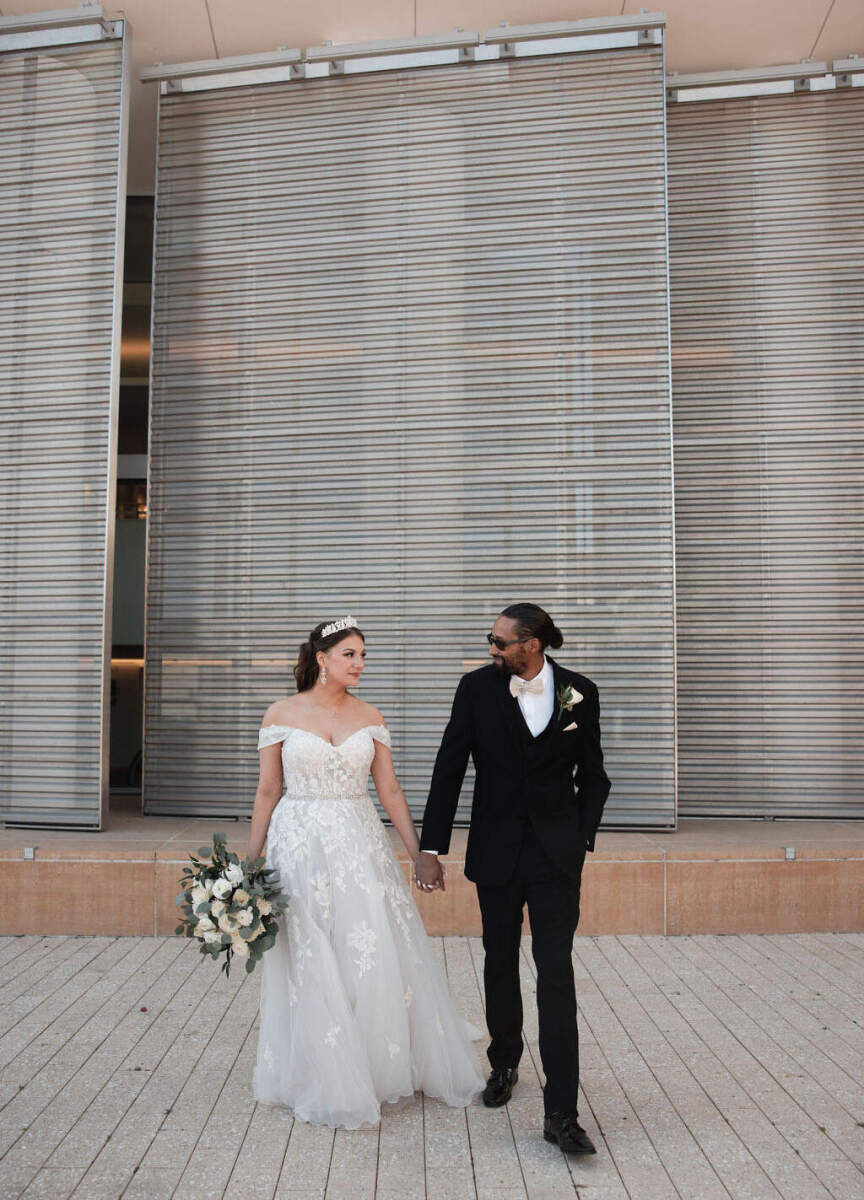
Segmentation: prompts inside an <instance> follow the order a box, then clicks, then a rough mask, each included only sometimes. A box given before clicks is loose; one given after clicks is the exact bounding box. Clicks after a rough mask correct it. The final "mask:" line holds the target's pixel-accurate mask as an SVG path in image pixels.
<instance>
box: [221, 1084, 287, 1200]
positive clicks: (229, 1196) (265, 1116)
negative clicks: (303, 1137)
mask: <svg viewBox="0 0 864 1200" xmlns="http://www.w3.org/2000/svg"><path fill="white" fill-rule="evenodd" d="M252 1065H254V1064H253V1063H250V1067H251V1066H252ZM293 1124H294V1121H293V1118H292V1117H291V1116H289V1114H288V1113H287V1112H285V1111H284V1110H280V1109H278V1108H272V1107H270V1106H269V1105H265V1104H256V1105H255V1108H254V1111H253V1113H252V1119H251V1120H250V1122H249V1126H248V1128H247V1130H246V1137H245V1138H244V1139H243V1145H242V1146H241V1147H240V1153H239V1154H238V1155H237V1160H236V1162H235V1163H234V1170H233V1171H232V1172H231V1178H230V1179H229V1180H228V1186H227V1188H226V1189H225V1200H234V1198H235V1197H236V1200H249V1197H250V1196H257V1195H260V1196H267V1197H270V1196H272V1195H273V1194H274V1192H275V1191H276V1184H277V1183H278V1182H279V1176H280V1174H281V1172H282V1163H283V1161H284V1159H285V1151H286V1150H287V1148H288V1141H289V1139H290V1137H291V1128H292V1126H293Z"/></svg>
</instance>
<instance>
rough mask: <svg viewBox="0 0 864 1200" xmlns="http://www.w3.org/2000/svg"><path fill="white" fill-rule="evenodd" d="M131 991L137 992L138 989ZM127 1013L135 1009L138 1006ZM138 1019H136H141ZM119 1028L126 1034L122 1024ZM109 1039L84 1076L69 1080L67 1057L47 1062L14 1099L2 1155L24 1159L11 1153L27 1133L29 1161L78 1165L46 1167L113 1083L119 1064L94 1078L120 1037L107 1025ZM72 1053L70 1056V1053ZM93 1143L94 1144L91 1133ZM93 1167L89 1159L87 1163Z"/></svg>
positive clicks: (2, 1133) (2, 1134)
mask: <svg viewBox="0 0 864 1200" xmlns="http://www.w3.org/2000/svg"><path fill="white" fill-rule="evenodd" d="M164 949H165V951H166V952H167V955H170V952H171V949H172V948H171V947H170V946H166V947H165V948H164ZM160 954H161V950H160V951H157V956H159V955H160ZM167 955H166V956H167ZM161 961H162V964H163V967H164V961H165V958H164V957H163V958H162V959H161ZM157 966H158V962H157ZM145 978H146V975H145ZM164 978H165V976H164V973H163V975H161V976H159V977H158V980H157V982H158V983H160V984H161V983H162V982H163V981H164ZM133 990H135V991H137V986H136V987H135V988H134V989H133ZM121 991H122V989H121ZM139 997H140V993H139ZM129 1008H130V1009H134V1008H136V1005H135V1003H134V1001H133V1002H132V1004H131V1005H130V1006H129ZM127 1016H128V1013H127ZM136 1016H138V1014H137V1013H136ZM153 1019H154V1018H153V1017H150V1016H148V1017H146V1018H144V1017H140V1016H138V1022H141V1021H146V1023H148V1024H149V1023H150V1022H151V1021H152V1020H153ZM132 1020H133V1022H134V1021H135V1017H132ZM120 1027H121V1028H122V1024H121V1026H120ZM106 1033H107V1037H106V1040H105V1043H103V1045H102V1046H100V1047H99V1049H98V1050H96V1051H95V1053H92V1054H91V1056H90V1058H89V1059H87V1061H86V1063H85V1065H84V1066H83V1067H81V1068H80V1070H78V1071H77V1072H74V1071H73V1073H72V1075H71V1078H70V1074H69V1071H68V1070H67V1069H66V1067H65V1065H64V1059H63V1057H61V1056H57V1057H56V1061H51V1062H49V1063H48V1064H47V1065H46V1066H45V1067H44V1068H43V1070H42V1071H41V1072H39V1073H38V1074H37V1075H36V1076H34V1077H33V1078H32V1079H31V1080H30V1082H29V1083H27V1084H26V1086H25V1087H24V1088H23V1089H21V1090H20V1091H19V1092H18V1094H17V1095H16V1096H15V1097H13V1099H12V1100H11V1101H10V1103H9V1104H8V1106H7V1108H6V1110H5V1111H4V1122H3V1123H2V1125H0V1153H4V1152H9V1153H11V1154H12V1155H13V1156H20V1155H21V1153H22V1152H23V1151H22V1148H21V1147H20V1146H15V1147H14V1149H12V1147H13V1143H14V1142H16V1141H18V1139H19V1138H21V1137H22V1135H23V1132H24V1130H25V1129H26V1130H27V1131H28V1132H29V1137H28V1139H27V1140H28V1141H29V1142H30V1143H31V1148H30V1150H29V1151H28V1153H29V1154H30V1155H31V1159H30V1160H32V1161H34V1162H35V1163H36V1164H37V1165H39V1166H41V1165H43V1164H45V1165H48V1166H51V1167H64V1166H75V1165H78V1162H80V1159H76V1160H70V1161H65V1162H59V1161H58V1162H46V1160H47V1157H48V1155H50V1154H51V1152H52V1151H53V1150H54V1148H55V1147H56V1146H57V1144H58V1143H59V1142H60V1141H61V1140H62V1139H63V1137H64V1135H65V1134H66V1132H67V1131H68V1130H69V1129H71V1128H72V1126H73V1125H74V1124H75V1121H76V1120H77V1116H78V1115H80V1113H81V1112H83V1111H84V1109H85V1108H86V1107H87V1105H88V1104H89V1103H90V1101H91V1099H92V1098H93V1097H94V1096H95V1095H97V1094H98V1092H99V1090H100V1088H101V1086H102V1085H103V1084H104V1083H105V1081H106V1080H107V1079H108V1078H110V1075H111V1072H112V1071H113V1070H114V1066H115V1065H116V1062H112V1064H111V1066H110V1068H109V1069H108V1070H107V1071H103V1072H102V1075H101V1077H99V1078H98V1079H94V1078H93V1075H94V1073H96V1072H97V1070H98V1068H97V1065H96V1064H98V1063H99V1062H100V1060H102V1059H103V1058H104V1056H105V1053H106V1047H107V1046H109V1045H110V1044H112V1043H113V1041H114V1040H115V1039H116V1037H117V1033H118V1026H116V1025H115V1028H114V1029H113V1030H111V1029H110V1027H109V1026H108V1025H106ZM137 1037H140V1033H138V1034H137V1035H136V1040H137ZM72 1052H73V1051H70V1053H72ZM73 1081H74V1082H73ZM76 1108H77V1111H76ZM46 1114H47V1116H46ZM61 1114H62V1119H61ZM90 1138H91V1140H92V1130H91V1131H90ZM28 1161H29V1160H28ZM89 1161H90V1159H89V1158H88V1159H87V1160H86V1162H89Z"/></svg>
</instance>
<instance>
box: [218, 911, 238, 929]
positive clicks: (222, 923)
mask: <svg viewBox="0 0 864 1200" xmlns="http://www.w3.org/2000/svg"><path fill="white" fill-rule="evenodd" d="M219 928H220V929H221V930H222V932H223V933H233V932H234V930H235V929H236V928H237V919H236V917H235V916H234V914H233V913H229V912H223V913H222V914H221V915H220V917H219Z"/></svg>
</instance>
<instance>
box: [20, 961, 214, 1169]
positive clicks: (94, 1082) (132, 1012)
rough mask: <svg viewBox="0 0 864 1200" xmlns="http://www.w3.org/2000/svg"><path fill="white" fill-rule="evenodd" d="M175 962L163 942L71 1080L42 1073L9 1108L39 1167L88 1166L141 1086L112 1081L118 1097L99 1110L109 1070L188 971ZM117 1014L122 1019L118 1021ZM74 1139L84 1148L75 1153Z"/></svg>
mask: <svg viewBox="0 0 864 1200" xmlns="http://www.w3.org/2000/svg"><path fill="white" fill-rule="evenodd" d="M176 958H177V955H176V951H175V947H174V946H172V945H170V944H168V943H165V944H164V945H163V946H161V947H160V948H159V950H157V953H156V955H155V956H154V960H153V961H151V962H150V963H149V965H145V967H144V968H142V980H141V981H140V982H139V981H137V980H133V981H130V982H129V984H128V987H123V988H121V989H120V992H119V993H118V996H117V997H116V999H117V1001H118V1007H117V1009H116V1010H115V1022H116V1023H115V1024H114V1027H113V1029H111V1028H110V1026H108V1025H106V1034H107V1036H106V1038H105V1040H104V1042H103V1043H102V1045H100V1046H99V1047H98V1049H97V1050H96V1051H95V1052H94V1053H92V1054H91V1056H90V1057H89V1059H88V1060H87V1061H86V1063H85V1064H84V1065H83V1066H82V1067H81V1068H80V1069H79V1070H78V1071H77V1072H75V1073H74V1074H73V1075H72V1077H71V1078H69V1077H68V1076H66V1075H62V1077H61V1079H60V1080H59V1082H58V1083H57V1085H56V1086H55V1076H54V1074H53V1072H52V1071H50V1070H45V1071H43V1072H42V1073H41V1074H40V1075H39V1076H37V1077H36V1078H35V1079H34V1080H33V1081H32V1082H31V1084H30V1085H28V1086H27V1087H26V1088H25V1089H24V1090H23V1091H22V1092H21V1093H20V1096H19V1097H18V1098H17V1099H16V1100H15V1101H13V1102H12V1104H11V1105H10V1106H9V1107H10V1109H11V1108H12V1107H13V1105H16V1104H18V1105H20V1110H19V1119H21V1118H24V1123H26V1124H28V1125H29V1126H30V1127H31V1129H32V1130H33V1132H34V1134H35V1136H33V1137H32V1138H31V1143H32V1151H31V1152H35V1154H36V1157H37V1161H39V1162H40V1164H41V1163H43V1162H44V1163H45V1165H46V1166H49V1167H66V1166H78V1165H82V1166H87V1165H89V1163H90V1162H91V1161H92V1159H93V1157H94V1154H95V1153H96V1151H97V1150H98V1148H99V1147H100V1146H101V1145H102V1143H103V1142H104V1140H105V1138H106V1136H108V1135H110V1132H111V1130H112V1129H113V1127H114V1125H115V1124H116V1122H117V1120H118V1119H119V1116H120V1114H122V1112H123V1111H124V1109H125V1106H126V1104H128V1103H129V1094H130V1093H131V1092H132V1091H133V1089H134V1087H135V1084H136V1083H137V1084H138V1086H143V1075H140V1074H139V1075H137V1076H136V1075H133V1076H131V1077H130V1078H128V1079H126V1078H121V1080H118V1081H116V1082H119V1083H122V1090H121V1093H120V1095H119V1096H118V1097H111V1103H110V1105H109V1106H108V1107H107V1108H106V1107H105V1099H106V1093H108V1094H109V1095H110V1092H111V1087H112V1083H115V1080H114V1072H115V1070H116V1069H117V1067H118V1066H120V1064H121V1063H122V1062H123V1060H124V1058H125V1057H126V1055H127V1054H128V1053H129V1051H130V1050H131V1049H132V1047H134V1046H135V1045H136V1043H138V1042H139V1040H140V1039H141V1037H142V1035H143V1034H144V1032H145V1031H146V1030H147V1029H149V1027H150V1026H151V1025H152V1024H153V1023H154V1022H155V1021H156V1020H157V1019H158V1017H159V1014H160V1012H161V1009H162V1007H163V1006H164V1005H165V1004H167V1003H168V1001H169V1000H170V998H171V995H172V994H173V991H174V989H175V987H176V985H177V981H178V980H181V979H182V978H184V977H185V976H187V975H188V973H189V970H191V966H189V967H185V966H183V965H182V964H181V969H182V974H181V973H180V972H178V970H177V968H176V967H175V964H174V961H173V960H176ZM160 967H161V973H160ZM153 972H155V974H153ZM148 982H149V983H150V987H149V988H148V987H147V984H148ZM142 985H143V986H144V988H145V989H146V990H145V991H144V992H143V993H142V992H141V991H140V990H139V989H140V987H141V986H142ZM136 993H137V994H136ZM142 1006H143V1007H145V1008H147V1012H146V1013H142V1012H141V1011H140V1010H141V1008H142ZM117 1013H121V1014H122V1015H121V1016H120V1017H119V1019H118V1018H117ZM46 1082H47V1083H48V1086H47V1088H46V1087H45V1084H46ZM115 1088H116V1083H115ZM94 1101H96V1103H97V1107H96V1108H95V1109H94V1110H91V1112H90V1113H89V1114H88V1117H87V1118H86V1119H85V1120H84V1122H83V1123H82V1122H80V1118H81V1115H82V1114H83V1113H84V1112H85V1110H86V1109H87V1108H88V1105H90V1104H91V1103H92V1102H94ZM99 1105H101V1109H100V1107H99ZM79 1138H80V1139H81V1140H83V1143H84V1146H83V1149H82V1148H81V1147H78V1148H77V1151H76V1140H77V1139H79ZM17 1150H18V1148H17V1147H16V1152H17ZM52 1152H53V1154H52ZM49 1155H50V1156H51V1157H50V1158H49V1157H48V1156H49Z"/></svg>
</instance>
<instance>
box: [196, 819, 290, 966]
mask: <svg viewBox="0 0 864 1200" xmlns="http://www.w3.org/2000/svg"><path fill="white" fill-rule="evenodd" d="M198 854H199V856H200V857H198V858H196V857H195V855H194V854H190V855H189V861H190V863H191V864H192V865H191V866H190V867H185V868H184V870H183V874H182V876H181V891H180V893H179V895H178V896H177V899H176V900H175V901H174V903H175V905H176V906H177V907H178V908H179V909H180V911H181V912H182V913H183V920H182V921H181V923H180V924H179V925H178V926H177V928H176V929H175V930H174V932H175V933H185V935H186V937H196V938H197V939H198V941H199V942H200V943H201V953H202V954H209V955H210V956H211V957H212V958H213V959H217V958H218V957H219V955H220V954H221V953H222V952H223V951H224V952H225V961H224V962H223V964H222V970H223V971H224V972H225V974H226V975H230V973H231V960H232V958H233V957H234V956H235V955H236V956H237V958H241V959H245V961H246V970H247V971H254V969H255V964H256V963H257V962H259V961H260V959H261V956H262V955H263V953H264V951H265V950H269V949H270V947H271V946H272V945H273V943H274V942H275V940H276V930H277V928H278V918H279V917H280V916H281V915H282V913H283V912H284V910H285V908H286V906H287V904H288V901H287V898H286V897H285V896H283V894H282V892H281V890H280V888H279V875H278V872H277V871H275V870H273V869H272V868H271V869H267V868H265V866H264V859H263V858H256V859H254V860H252V861H250V860H249V859H248V858H247V859H245V860H244V861H243V862H242V863H241V861H240V859H239V858H238V857H237V855H236V854H229V853H228V849H227V846H226V839H225V834H224V833H214V834H213V847H212V849H211V848H210V847H209V846H202V847H200V848H199V850H198ZM203 858H209V860H210V861H209V862H202V861H201V859H203Z"/></svg>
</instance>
